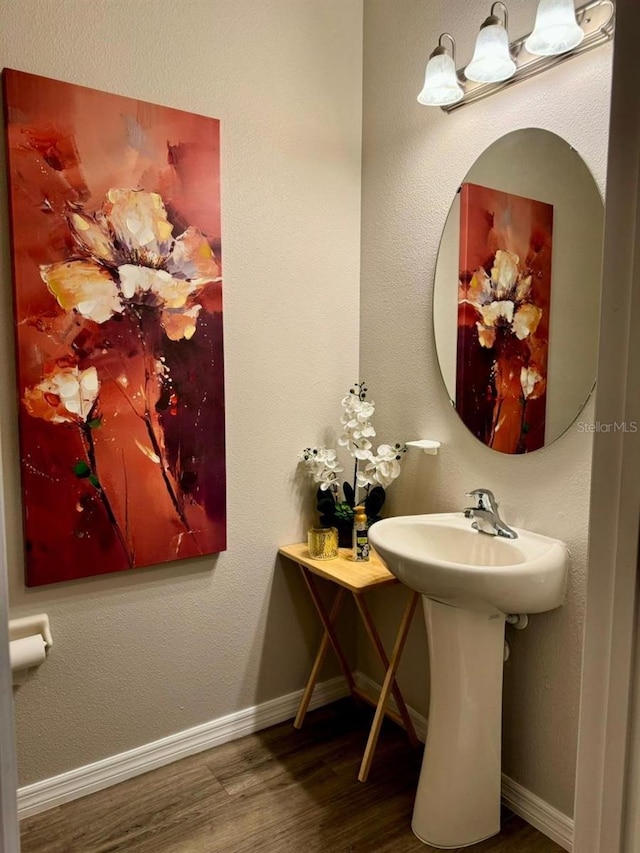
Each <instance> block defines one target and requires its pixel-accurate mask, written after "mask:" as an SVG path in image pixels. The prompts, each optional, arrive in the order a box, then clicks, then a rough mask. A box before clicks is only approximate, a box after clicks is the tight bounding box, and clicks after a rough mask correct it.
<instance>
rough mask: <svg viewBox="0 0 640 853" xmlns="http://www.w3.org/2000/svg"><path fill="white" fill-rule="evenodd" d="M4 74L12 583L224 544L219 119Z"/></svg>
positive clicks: (110, 568) (176, 556)
mask: <svg viewBox="0 0 640 853" xmlns="http://www.w3.org/2000/svg"><path fill="white" fill-rule="evenodd" d="M4 84H5V85H4V88H5V108H6V126H7V136H8V152H9V185H10V204H11V218H12V252H13V262H14V291H15V300H14V301H15V317H16V349H17V372H18V393H19V429H20V453H21V473H22V495H23V507H24V529H25V544H26V581H27V584H28V585H29V586H35V585H40V584H46V583H54V582H57V581H62V580H69V579H72V578H79V577H85V576H88V575H95V574H103V573H106V572H114V571H120V570H123V569H131V568H136V567H140V566H149V565H153V564H157V563H163V562H167V561H172V560H181V559H184V558H187V557H195V556H198V555H204V554H211V553H215V552H218V551H221V550H224V548H225V546H226V506H225V460H224V371H223V347H222V279H221V243H220V203H219V180H220V173H219V122H218V121H217V120H216V119H211V118H205V117H203V116H198V115H192V114H190V113H185V112H181V111H179V110H173V109H169V108H167V107H161V106H156V105H154V104H148V103H144V102H142V101H135V100H131V99H128V98H123V97H119V96H117V95H110V94H107V93H104V92H98V91H95V90H92V89H86V88H83V87H80V86H75V85H71V84H69V83H61V82H58V81H55V80H49V79H46V78H43V77H37V76H35V75H31V74H25V73H22V72H17V71H10V70H7V71H5V72H4Z"/></svg>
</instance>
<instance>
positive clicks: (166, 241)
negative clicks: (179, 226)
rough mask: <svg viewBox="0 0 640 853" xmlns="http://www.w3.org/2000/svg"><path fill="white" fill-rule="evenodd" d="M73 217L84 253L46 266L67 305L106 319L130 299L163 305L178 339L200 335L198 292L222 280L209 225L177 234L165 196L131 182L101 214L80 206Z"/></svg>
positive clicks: (46, 276) (48, 279)
mask: <svg viewBox="0 0 640 853" xmlns="http://www.w3.org/2000/svg"><path fill="white" fill-rule="evenodd" d="M67 222H68V225H69V229H70V231H71V233H72V235H73V237H74V240H75V242H76V246H77V248H78V250H79V251H80V252H81V254H82V258H74V259H72V260H69V261H63V262H61V263H56V264H48V265H43V266H41V267H40V275H41V276H42V279H43V280H44V282H45V283H46V285H47V287H48V288H49V290H50V291H51V293H52V294H53V295H54V296H55V298H56V299H57V301H58V303H59V305H60V306H61V307H62V308H64V309H65V310H67V311H71V310H74V311H77V312H78V313H79V314H80V315H81V316H82V317H86V318H87V319H89V320H93V321H94V322H96V323H105V322H106V321H107V320H109V319H110V318H111V317H113V316H114V315H115V314H121V313H122V312H123V311H125V309H126V308H127V306H129V305H132V306H137V305H139V306H144V305H147V306H151V307H158V308H160V309H162V310H163V320H162V325H163V327H164V329H165V331H166V332H167V336H168V337H170V339H171V340H183V339H187V340H188V339H189V338H190V337H193V335H194V334H195V331H196V328H197V319H198V315H199V313H200V310H201V308H202V305H201V304H200V303H199V302H198V301H197V298H196V297H197V294H198V292H199V291H200V290H201V288H202V287H203V286H204V285H205V284H207V283H209V282H217V281H220V267H219V265H218V262H217V260H216V258H215V255H214V253H213V251H212V250H211V247H210V246H209V243H208V241H207V239H206V237H205V236H204V234H203V233H202V232H201V231H199V230H198V229H197V228H193V227H188V228H187V229H186V230H185V231H184V232H183V233H182V234H180V235H179V236H178V237H174V236H173V225H172V224H171V223H170V222H169V220H168V217H167V212H166V209H165V206H164V202H163V200H162V197H161V196H160V195H158V193H152V192H145V191H143V190H131V189H110V190H109V192H108V193H107V196H106V199H105V201H104V204H103V205H102V208H101V209H100V210H99V211H98V212H97V213H95V214H90V213H88V212H86V211H85V210H83V209H82V208H81V207H79V206H78V207H74V208H73V209H71V210H70V212H69V215H68V216H67ZM180 313H181V314H183V315H184V318H183V319H181V318H180V317H179V316H178V315H179V314H180Z"/></svg>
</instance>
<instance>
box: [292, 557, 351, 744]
mask: <svg viewBox="0 0 640 853" xmlns="http://www.w3.org/2000/svg"><path fill="white" fill-rule="evenodd" d="M300 569H301V571H302V576H303V578H304V580H305V583H306V585H307V588H308V590H309V594H310V595H311V598H312V600H313V603H314V604H315V607H316V610H317V611H318V615H319V617H320V621H321V622H322V624H323V626H324V634H323V636H322V640H321V641H320V646H319V648H318V653H317V654H316V658H315V661H314V662H313V667H312V669H311V674H310V675H309V680H308V681H307V684H306V687H305V689H304V693H303V694H302V699H301V700H300V705H299V707H298V713H297V714H296V718H295V720H294V723H293V725H294V727H295V728H296V729H299V728H302V723H303V722H304V718H305V715H306V713H307V709H308V707H309V702H310V701H311V696H312V694H313V690H314V688H315V686H316V682H317V680H318V676H319V675H320V669H321V668H322V664H323V662H324V658H325V655H326V653H327V648H328V647H329V643H331V645H332V647H333V650H334V651H335V653H336V656H337V658H338V661H339V662H340V666H341V668H342V671H343V673H344V677H345V678H346V680H347V684H348V686H349V690H350V691H351V692H353V690H354V689H355V681H354V679H353V675H352V673H351V670H350V668H349V664H348V662H347V659H346V657H345V654H344V652H343V651H342V647H341V645H340V641H339V640H338V637H337V634H336V632H335V630H334V626H335V623H336V621H337V618H338V614H339V613H340V610H341V608H342V602H343V598H344V588H343V587H339V588H338V591H337V593H336V596H335V598H334V600H333V606H332V608H331V613H328V612H327V609H326V607H325V606H324V602H323V601H322V598H321V597H320V593H319V591H318V588H317V586H316V583H315V581H314V579H313V577H312V575H311V573H310V572H308V571H307V570H306V569H305V568H304V567H303V566H300Z"/></svg>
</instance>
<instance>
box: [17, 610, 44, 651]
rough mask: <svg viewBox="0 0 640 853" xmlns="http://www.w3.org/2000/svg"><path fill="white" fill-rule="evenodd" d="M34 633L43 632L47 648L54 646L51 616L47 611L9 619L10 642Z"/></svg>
mask: <svg viewBox="0 0 640 853" xmlns="http://www.w3.org/2000/svg"><path fill="white" fill-rule="evenodd" d="M33 634H41V635H42V639H43V640H44V644H45V646H46V648H47V649H50V648H51V646H53V638H52V636H51V627H50V625H49V617H48V616H47V614H46V613H37V614H35V615H34V616H22V617H21V618H20V619H10V620H9V642H11V641H12V640H22V639H24V638H25V637H31V636H32V635H33Z"/></svg>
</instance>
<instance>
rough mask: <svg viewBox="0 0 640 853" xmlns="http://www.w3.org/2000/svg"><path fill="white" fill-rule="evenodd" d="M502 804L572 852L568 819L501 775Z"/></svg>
mask: <svg viewBox="0 0 640 853" xmlns="http://www.w3.org/2000/svg"><path fill="white" fill-rule="evenodd" d="M502 802H503V803H504V804H505V805H506V806H508V807H509V808H510V809H511V811H512V812H515V813H516V814H517V815H519V816H520V817H521V818H523V819H524V820H526V821H527V823H530V824H531V826H535V828H536V829H539V830H540V832H543V833H544V834H545V835H546V836H548V837H549V838H550V839H551V840H552V841H555V842H556V844H559V845H560V847H562V848H563V849H564V850H568V851H569V853H572V851H573V835H574V824H573V820H572V819H571V818H570V817H567V815H566V814H563V813H562V812H560V811H558V809H555V808H554V807H553V806H550V805H549V803H547V802H545V801H544V800H541V799H540V797H537V796H536V795H535V794H532V793H531V791H529V790H528V789H527V788H523V787H522V785H519V784H518V783H517V782H514V780H513V779H510V778H509V777H508V776H505V774H504V773H503V774H502Z"/></svg>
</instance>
